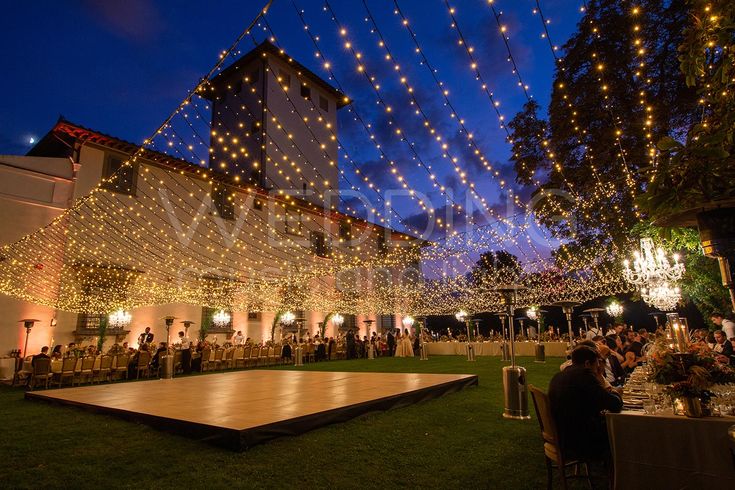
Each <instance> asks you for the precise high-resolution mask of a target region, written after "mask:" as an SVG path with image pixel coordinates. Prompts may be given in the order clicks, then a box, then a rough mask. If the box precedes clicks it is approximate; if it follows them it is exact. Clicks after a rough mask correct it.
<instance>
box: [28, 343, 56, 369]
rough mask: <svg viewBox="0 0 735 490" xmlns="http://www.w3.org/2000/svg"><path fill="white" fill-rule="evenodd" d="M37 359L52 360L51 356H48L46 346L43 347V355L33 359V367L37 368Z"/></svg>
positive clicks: (37, 355)
mask: <svg viewBox="0 0 735 490" xmlns="http://www.w3.org/2000/svg"><path fill="white" fill-rule="evenodd" d="M36 359H51V358H50V357H49V355H48V347H46V346H44V347H41V353H40V354H36V355H35V356H33V358H32V359H31V366H35V365H36Z"/></svg>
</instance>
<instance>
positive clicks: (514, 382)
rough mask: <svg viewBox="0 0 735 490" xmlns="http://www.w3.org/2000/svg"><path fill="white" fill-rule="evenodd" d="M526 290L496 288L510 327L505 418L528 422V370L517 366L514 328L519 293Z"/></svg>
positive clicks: (515, 287) (504, 379)
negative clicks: (514, 314)
mask: <svg viewBox="0 0 735 490" xmlns="http://www.w3.org/2000/svg"><path fill="white" fill-rule="evenodd" d="M523 289H526V288H525V287H524V286H521V285H518V284H505V285H502V286H499V287H497V288H495V290H496V291H497V292H498V293H500V295H501V297H502V298H503V305H504V306H505V308H506V312H507V313H506V314H507V315H508V325H510V366H504V367H503V395H504V398H505V409H504V411H503V417H505V418H508V419H518V420H526V419H530V418H531V416H530V415H529V413H528V386H527V385H526V369H525V368H523V367H521V366H516V350H515V343H514V342H515V332H514V328H513V310H514V308H515V304H516V303H517V302H518V291H521V290H523Z"/></svg>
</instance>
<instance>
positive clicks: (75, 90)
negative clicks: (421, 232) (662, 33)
mask: <svg viewBox="0 0 735 490" xmlns="http://www.w3.org/2000/svg"><path fill="white" fill-rule="evenodd" d="M397 3H398V5H399V6H400V8H401V9H402V11H403V12H404V14H405V15H406V17H407V18H408V19H409V22H410V26H411V27H412V29H414V31H415V32H416V35H417V38H418V40H419V43H420V46H421V48H422V49H423V50H424V53H425V55H426V56H427V58H428V60H429V62H430V63H431V65H433V67H434V68H436V69H437V76H438V78H439V79H440V80H441V81H442V82H444V87H445V88H446V89H447V90H449V95H448V97H449V99H450V102H451V103H452V104H453V105H454V106H455V109H456V110H457V113H458V114H460V116H461V117H463V118H464V120H465V125H466V126H467V128H468V130H469V131H471V132H472V133H473V134H474V135H475V141H476V142H477V144H478V145H479V146H480V148H481V150H482V152H483V154H484V155H485V156H486V157H487V158H488V159H489V160H490V161H492V162H493V165H496V166H497V167H498V168H500V169H502V170H503V175H502V177H503V178H505V179H507V180H508V181H509V182H512V181H513V177H514V176H513V172H512V170H511V169H510V168H508V162H507V159H508V156H509V145H508V144H507V143H506V142H505V141H504V137H505V133H504V132H503V130H501V129H500V128H499V124H498V118H497V115H496V113H495V111H494V109H493V107H492V104H491V102H490V101H489V98H488V97H487V95H486V94H485V93H484V92H483V90H482V88H481V86H480V82H478V81H476V80H475V78H474V75H473V71H472V69H471V68H470V60H469V58H468V57H467V53H466V52H465V50H464V48H463V47H462V46H460V45H459V44H458V42H457V41H458V35H457V31H456V30H455V29H452V28H451V27H450V26H451V23H452V21H451V19H450V15H449V12H448V8H447V6H446V5H445V2H444V0H422V1H417V0H401V1H398V2H397ZM263 4H264V2H261V1H247V2H243V1H234V0H227V1H218V2H214V3H212V2H201V1H193V0H185V1H170V0H160V1H146V0H126V1H124V2H122V1H104V0H68V1H63V2H59V1H52V0H41V1H34V2H12V3H10V4H8V5H6V6H5V15H4V16H3V17H2V19H1V20H0V40H1V41H2V44H3V46H4V50H5V52H4V55H3V67H4V74H5V76H3V77H2V80H1V81H0V84H2V86H3V88H4V92H5V94H6V96H5V98H4V103H3V108H2V111H0V154H23V153H25V152H26V151H27V150H28V149H29V148H30V147H31V144H30V141H31V138H34V139H35V140H38V138H39V137H41V136H43V135H44V134H45V133H46V132H47V131H48V130H49V129H50V128H51V127H52V126H53V124H54V123H55V121H56V119H57V118H58V117H59V115H63V116H64V117H65V118H67V119H69V120H71V121H73V122H76V123H78V124H82V125H84V126H88V127H91V128H93V129H96V130H99V131H101V132H105V133H108V134H111V135H114V136H117V137H120V138H123V139H127V140H129V141H133V142H138V143H140V142H142V140H143V139H144V138H146V137H148V136H150V135H151V133H152V132H153V131H154V130H155V128H156V127H157V126H158V125H159V124H160V123H161V122H162V121H163V120H164V119H165V118H166V116H167V115H168V114H169V113H170V112H171V111H172V110H173V109H175V108H176V107H177V106H178V104H179V103H180V101H181V100H183V98H184V96H185V95H186V93H187V91H188V90H189V89H191V88H192V87H193V86H194V85H195V84H196V83H197V81H198V80H199V79H200V78H201V77H202V76H203V75H204V74H206V73H207V72H208V71H209V70H210V68H211V67H212V65H213V64H214V63H215V62H216V60H217V57H218V54H219V53H220V52H222V51H223V50H224V49H226V48H227V47H228V46H229V45H230V44H231V43H232V42H233V40H234V39H235V38H236V36H237V35H238V34H239V33H240V32H241V31H242V30H243V29H244V28H245V26H246V25H247V24H248V23H249V22H250V21H251V20H252V19H253V18H254V16H255V15H256V13H257V10H258V9H259V8H260V7H261V6H262V5H263ZM295 4H296V5H298V7H299V8H301V9H303V10H304V17H305V19H306V21H307V22H308V24H309V28H310V31H311V32H312V33H314V34H315V35H318V36H319V37H320V42H319V44H320V47H321V49H322V50H323V51H324V53H325V55H326V57H327V58H328V59H329V61H330V63H331V65H332V69H333V71H334V74H335V75H336V78H337V80H332V81H331V83H332V84H334V85H337V82H339V85H340V86H342V88H343V89H344V91H345V92H346V93H347V95H349V96H350V97H351V98H352V99H353V100H354V101H355V105H354V108H355V110H356V111H357V112H358V113H359V115H360V116H361V117H362V118H363V119H364V120H365V121H366V122H368V123H371V125H372V126H373V128H374V131H375V134H376V135H377V137H378V140H380V142H381V144H382V145H383V148H384V150H385V153H386V154H388V155H389V157H390V158H391V159H395V160H396V161H397V162H398V165H399V168H400V169H401V171H402V172H404V173H405V175H406V177H407V180H408V181H409V182H410V185H411V187H412V188H414V189H416V190H418V191H423V192H427V193H429V195H430V198H431V200H432V202H433V203H434V205H435V206H436V207H437V208H440V207H441V206H442V202H443V201H444V198H443V197H442V196H441V195H440V194H439V193H438V192H429V191H431V188H432V187H431V181H430V179H429V177H428V173H427V172H425V171H424V170H423V169H419V168H417V163H416V162H415V161H411V152H410V147H409V146H408V145H407V144H406V143H404V142H400V141H399V139H398V138H395V137H394V134H393V131H392V127H394V126H392V127H391V125H390V124H389V120H388V118H387V116H386V114H385V112H384V111H383V110H381V109H380V107H379V106H378V105H377V103H376V100H377V99H376V94H375V93H374V91H373V89H372V88H371V87H370V85H369V83H367V82H366V80H365V78H364V75H362V74H361V73H359V72H358V71H357V66H356V64H355V60H354V58H352V55H351V54H350V53H349V51H348V50H347V49H345V47H344V46H343V44H344V41H345V39H346V38H348V39H349V41H351V42H352V43H353V45H354V46H355V48H356V49H357V50H359V51H360V52H361V53H363V55H364V58H363V59H364V61H365V67H366V70H367V72H368V73H370V74H371V75H373V76H375V77H376V78H377V79H378V81H379V82H380V84H381V89H380V92H381V94H382V96H383V97H385V99H386V101H387V102H388V103H389V104H391V105H392V106H394V107H396V108H404V107H407V106H408V100H409V99H408V97H407V94H406V91H405V90H404V88H403V87H401V85H400V82H399V75H397V74H396V73H395V71H394V69H393V64H392V63H389V62H387V61H385V59H384V54H385V52H384V51H383V49H382V48H380V47H379V46H378V37H377V34H376V33H371V32H370V28H371V26H370V23H369V22H366V20H365V19H366V18H367V15H368V10H366V8H365V6H364V4H363V1H362V0H347V1H337V0H334V1H333V3H332V7H333V8H334V10H335V13H336V16H337V18H338V20H339V22H340V24H341V25H342V26H344V27H345V28H346V29H347V31H348V34H347V36H346V38H341V37H340V35H339V28H338V26H337V24H336V23H335V22H334V21H333V20H332V19H331V18H330V16H329V15H328V13H326V12H325V11H324V9H323V6H324V2H323V0H295ZM366 4H367V7H368V8H369V11H370V13H372V15H373V16H374V18H375V20H376V23H377V24H378V28H379V29H380V31H381V32H382V34H383V36H384V38H385V40H386V44H387V46H388V48H389V49H390V50H391V52H392V53H393V55H394V57H395V59H396V60H397V61H398V62H399V64H400V67H401V74H402V75H403V76H406V77H407V78H408V80H409V81H410V84H411V85H412V86H413V87H415V96H416V98H417V99H418V100H419V102H420V104H421V106H422V108H423V109H424V110H425V112H426V113H427V114H428V115H429V118H430V119H431V121H432V124H433V125H434V126H435V127H437V128H438V129H439V131H440V133H441V134H443V136H445V140H446V141H448V142H450V143H451V144H452V149H453V151H454V153H455V155H456V156H459V162H460V163H459V164H460V166H461V167H462V168H463V169H466V170H467V172H468V175H469V176H470V180H471V181H472V182H474V183H475V184H476V185H477V186H478V192H479V193H480V194H482V195H483V196H486V197H487V198H488V199H489V201H490V202H491V203H493V204H494V205H497V206H498V208H503V205H502V204H500V203H501V202H502V192H501V189H500V187H499V185H498V184H497V183H496V182H495V181H494V180H493V179H491V178H490V176H489V174H488V173H487V172H486V171H485V170H484V169H482V167H481V165H480V164H479V162H478V161H477V160H476V158H475V157H473V155H472V151H471V149H470V148H469V147H468V146H467V141H466V139H465V137H464V136H463V135H462V134H461V133H459V132H458V125H457V124H456V122H455V121H454V120H453V119H451V118H450V117H449V111H448V109H447V108H446V107H445V106H444V104H443V98H442V94H441V92H440V91H439V89H438V88H437V86H436V85H435V82H434V80H433V79H432V77H431V75H430V73H429V71H428V70H427V69H426V67H425V66H421V65H420V64H419V63H420V61H421V58H420V56H419V55H418V54H417V53H416V52H415V50H414V45H413V42H412V40H411V37H410V35H409V33H408V31H407V30H406V28H405V27H404V26H403V25H402V24H401V18H400V16H399V15H396V14H395V13H394V4H393V2H392V1H377V0H368V1H367V2H366ZM540 4H541V7H542V9H543V13H544V15H545V16H546V17H547V18H548V19H550V21H551V22H550V24H549V26H548V27H549V32H550V34H551V38H552V40H553V42H554V43H555V44H557V45H562V44H563V43H564V42H565V41H566V39H567V38H568V37H569V36H570V34H571V33H572V32H573V31H574V29H575V25H576V22H577V21H578V20H579V18H580V16H581V13H580V8H579V7H580V2H579V1H576V0H549V1H545V2H541V3H540ZM450 5H451V6H452V7H454V8H456V12H455V15H456V18H457V21H458V26H459V28H460V30H461V31H462V34H463V35H464V38H465V39H466V42H467V44H468V45H469V46H472V47H473V48H474V55H475V56H476V61H477V63H478V68H479V71H480V74H481V75H482V77H483V79H484V81H485V82H486V83H487V84H488V87H489V89H490V90H491V91H492V92H493V95H494V100H496V101H498V102H499V103H500V105H499V110H500V111H501V113H502V114H503V115H504V116H505V118H506V121H509V120H510V119H511V118H512V117H513V115H514V114H515V113H516V112H517V111H518V110H519V109H520V108H521V106H522V105H523V103H524V102H525V101H526V99H525V96H524V93H523V91H522V90H521V88H520V87H518V82H517V78H516V75H515V74H513V72H512V66H511V64H510V63H509V62H508V61H507V60H506V58H507V52H506V48H505V45H504V43H503V39H502V37H501V36H500V34H499V28H498V26H497V24H496V20H495V17H494V16H493V13H492V11H491V9H490V7H489V5H488V4H487V3H486V2H484V1H479V0H478V1H467V0H463V1H455V2H450ZM494 5H495V8H496V9H497V10H498V11H499V12H500V11H502V16H501V23H502V25H504V26H506V29H507V31H506V32H507V34H508V35H509V37H510V48H511V50H512V54H513V56H514V58H515V61H516V63H517V66H518V68H519V72H520V74H521V76H522V77H523V80H524V82H525V83H526V84H528V85H529V87H530V88H529V93H530V94H531V95H532V96H533V97H534V98H535V99H537V100H538V101H539V103H541V105H542V106H544V107H545V106H546V104H547V103H548V98H549V94H550V85H551V80H552V76H553V67H554V60H553V57H552V55H551V51H550V49H549V46H548V44H547V40H546V39H544V38H542V35H541V34H542V32H543V27H542V23H541V20H540V18H539V15H537V14H536V15H534V14H533V13H532V10H533V9H534V8H535V7H536V2H535V1H531V0H521V1H514V2H511V1H507V0H498V1H496V2H494ZM267 20H268V22H269V24H270V26H271V27H272V29H273V32H274V33H275V35H276V41H277V44H278V45H279V46H280V47H282V48H283V49H285V50H286V52H288V53H289V54H290V55H292V56H293V57H294V58H296V59H298V60H299V61H301V62H302V63H303V64H305V65H306V66H308V67H309V68H311V69H312V70H313V71H314V72H315V73H317V74H318V75H320V76H322V77H324V78H328V77H329V75H328V73H327V72H326V71H325V70H324V69H323V66H322V64H323V63H322V61H320V60H318V59H317V58H316V57H315V49H314V46H313V45H312V43H311V40H310V39H309V37H308V36H307V34H306V33H305V30H304V27H303V25H302V23H301V21H300V20H299V17H298V16H297V13H296V9H295V8H294V5H293V2H292V0H276V1H275V2H274V4H273V7H272V9H271V10H270V12H269V13H268V16H267ZM254 34H255V37H256V41H260V40H262V39H264V38H265V37H266V36H267V35H269V32H266V31H265V30H264V25H262V24H261V27H260V28H259V29H257V30H256V32H255V33H254ZM253 45H254V42H253V40H252V39H251V38H249V37H246V38H245V39H244V40H243V42H242V43H241V44H240V46H239V47H238V49H239V50H240V51H241V52H242V53H245V52H247V51H248V50H249V49H251V48H252V47H253ZM392 117H393V118H394V119H395V121H397V122H398V124H400V125H401V126H402V128H403V129H404V134H405V135H406V138H407V139H408V140H409V142H411V143H413V144H414V148H415V149H416V151H417V153H418V155H419V157H420V158H421V159H422V161H424V162H425V163H426V165H429V166H431V168H432V169H433V170H435V171H436V173H437V176H438V179H439V180H440V182H441V183H442V184H444V185H446V186H447V188H450V189H454V190H455V191H456V193H457V195H459V196H461V195H462V194H463V193H464V192H465V189H466V188H465V186H464V185H462V184H461V183H460V182H458V180H457V179H456V177H455V176H454V175H453V174H455V172H454V170H452V168H451V166H450V164H449V163H448V162H447V160H446V159H445V158H442V156H441V150H440V148H439V146H438V145H437V144H436V143H435V142H434V141H431V140H430V139H429V138H427V134H426V131H425V130H424V128H423V126H422V120H421V119H420V118H418V117H416V116H415V115H413V113H412V112H410V111H401V110H397V111H395V113H394V115H393V116H392ZM339 122H340V127H339V131H340V132H339V136H340V139H341V141H342V143H344V145H345V149H346V151H347V152H348V153H349V155H350V156H351V157H352V159H353V160H354V161H355V162H356V163H357V164H358V166H359V167H360V168H361V170H362V171H363V172H365V173H366V174H367V175H368V176H370V178H371V179H373V180H374V181H375V182H376V183H379V184H381V186H383V187H386V188H387V187H390V186H393V185H394V184H393V181H392V180H391V178H390V176H389V175H388V173H387V172H386V171H385V165H384V163H383V162H381V161H380V160H379V158H378V154H377V153H376V151H374V148H372V147H371V144H370V140H369V139H368V137H367V136H366V134H365V132H364V130H363V128H362V126H360V125H359V124H358V123H356V122H355V121H354V120H353V115H352V114H350V113H349V112H348V110H347V109H346V108H345V109H343V110H342V111H341V114H340V120H339ZM342 166H343V168H345V169H346V170H347V171H348V175H347V178H348V179H350V180H352V181H357V180H356V178H355V176H354V174H353V173H352V172H353V169H352V167H351V166H347V165H345V164H344V163H342ZM343 185H344V183H343ZM401 206H402V209H401V212H402V215H403V216H410V215H413V214H416V216H414V218H412V221H414V222H416V223H420V222H421V218H420V215H419V211H420V209H418V207H416V206H414V205H412V204H411V203H409V202H406V203H402V204H401Z"/></svg>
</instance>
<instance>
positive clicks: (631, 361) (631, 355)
mask: <svg viewBox="0 0 735 490" xmlns="http://www.w3.org/2000/svg"><path fill="white" fill-rule="evenodd" d="M620 366H621V367H622V368H623V371H625V374H626V376H627V375H629V374H630V373H632V372H633V370H634V369H635V368H636V367H637V366H638V360H637V359H636V357H635V352H633V351H632V350H627V351H625V359H624V360H623V362H621V363H620Z"/></svg>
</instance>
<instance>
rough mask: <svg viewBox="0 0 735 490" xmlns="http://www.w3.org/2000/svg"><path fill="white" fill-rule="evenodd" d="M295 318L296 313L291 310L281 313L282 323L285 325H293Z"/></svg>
mask: <svg viewBox="0 0 735 490" xmlns="http://www.w3.org/2000/svg"><path fill="white" fill-rule="evenodd" d="M294 320H296V315H294V314H293V313H291V312H290V311H287V312H286V313H284V314H283V315H281V323H283V324H284V325H291V324H292V323H293V321H294Z"/></svg>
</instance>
